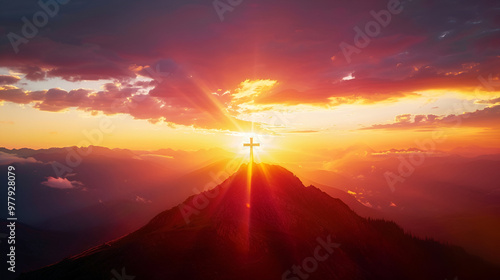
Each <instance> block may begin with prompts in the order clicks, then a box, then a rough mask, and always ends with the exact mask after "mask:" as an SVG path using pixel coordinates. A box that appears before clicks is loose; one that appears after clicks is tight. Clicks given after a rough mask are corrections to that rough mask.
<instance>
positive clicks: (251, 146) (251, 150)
mask: <svg viewBox="0 0 500 280" xmlns="http://www.w3.org/2000/svg"><path fill="white" fill-rule="evenodd" d="M258 146H260V144H259V143H254V142H253V138H252V137H250V143H244V144H243V147H250V163H253V147H258Z"/></svg>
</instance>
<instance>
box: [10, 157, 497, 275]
mask: <svg viewBox="0 0 500 280" xmlns="http://www.w3.org/2000/svg"><path fill="white" fill-rule="evenodd" d="M134 277H135V278H134ZM455 277H457V278H458V279H461V280H462V279H500V268H499V267H496V266H494V265H492V264H489V263H486V262H484V261H483V260H481V259H479V258H477V257H474V256H471V255H469V254H467V253H466V252H465V251H464V250H463V249H461V248H459V247H453V246H449V245H444V244H440V243H438V242H435V241H432V240H421V239H417V238H415V237H412V236H411V235H408V234H405V233H404V231H403V230H402V229H401V228H400V227H398V226H397V225H396V224H395V223H393V222H387V221H382V220H369V219H365V218H362V217H360V216H358V215H357V214H356V213H354V212H353V211H352V210H351V209H350V208H349V207H347V206H346V205H345V204H344V203H343V202H342V201H341V200H339V199H335V198H332V197H330V196H329V195H327V194H326V193H324V192H322V191H320V190H319V189H318V188H316V187H314V186H309V187H305V186H304V185H303V184H302V182H301V181H300V180H299V179H298V178H297V177H296V176H294V175H293V174H292V173H291V172H289V171H288V170H286V169H284V168H282V167H280V166H274V165H267V164H251V165H242V166H241V167H240V169H239V170H238V171H237V172H236V173H235V174H233V175H232V176H230V177H229V178H228V179H227V180H225V181H224V182H223V183H222V184H220V185H218V186H217V187H215V188H213V189H212V190H209V191H206V192H202V193H200V194H197V195H193V196H191V197H189V198H188V199H187V200H185V201H184V202H183V203H182V204H180V205H179V206H176V207H173V208H171V209H169V210H167V211H164V212H162V213H160V214H158V215H157V216H156V217H155V218H153V219H152V220H151V221H150V222H149V223H148V224H146V225H145V226H144V227H142V228H140V229H139V230H137V231H135V232H133V233H131V234H129V235H127V236H124V237H122V238H119V239H117V240H114V241H111V242H107V243H105V244H102V245H100V246H97V247H94V248H91V249H89V250H87V251H85V252H83V253H81V254H79V255H76V256H73V257H70V258H67V259H64V260H62V261H61V262H59V263H56V264H54V265H51V266H47V267H44V268H42V269H39V270H35V271H32V272H29V273H25V274H22V275H21V276H20V277H19V279H22V280H25V279H82V280H83V279H92V280H95V279H106V280H109V279H113V278H114V279H137V280H140V279H148V280H154V279H162V280H163V279H290V280H299V279H323V280H324V279H440V280H442V279H455Z"/></svg>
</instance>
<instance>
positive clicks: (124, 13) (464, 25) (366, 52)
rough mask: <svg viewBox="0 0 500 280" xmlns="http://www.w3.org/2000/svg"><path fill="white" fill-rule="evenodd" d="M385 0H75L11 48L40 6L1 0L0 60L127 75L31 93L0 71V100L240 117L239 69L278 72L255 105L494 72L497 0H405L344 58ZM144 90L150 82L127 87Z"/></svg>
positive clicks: (36, 70)
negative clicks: (233, 2)
mask: <svg viewBox="0 0 500 280" xmlns="http://www.w3.org/2000/svg"><path fill="white" fill-rule="evenodd" d="M396 2H398V1H396ZM387 4H388V1H387V0H384V1H382V0H379V1H368V0H364V1H361V2H359V1H320V0H318V1H313V2H303V1H284V0H279V1H263V0H255V1H244V2H243V3H242V4H240V5H238V6H237V7H235V8H234V9H233V10H232V11H231V12H226V13H224V15H223V18H224V21H222V22H221V21H220V18H219V15H218V14H217V13H216V11H215V10H214V8H213V5H212V2H211V1H201V0H194V1H189V2H186V1H180V0H174V1H159V0H152V1H147V2H139V1H117V0H108V1H97V2H93V1H90V2H89V1H87V2H85V3H83V2H79V1H70V2H68V4H65V5H59V11H58V13H57V14H56V15H55V16H54V17H50V19H49V22H48V24H47V25H46V26H43V27H40V28H37V29H38V32H37V34H36V36H34V38H29V40H27V42H26V43H22V44H20V45H19V52H18V53H17V54H15V53H14V50H13V48H12V45H11V43H10V41H9V39H8V38H9V37H8V35H9V34H12V33H15V34H17V35H19V36H23V32H22V31H23V29H22V28H23V22H22V21H21V18H22V17H23V16H25V17H27V18H28V19H29V20H31V19H32V15H33V14H34V13H35V12H36V11H39V10H40V9H41V7H40V6H39V5H37V4H36V3H35V2H23V1H9V2H8V3H4V6H3V10H4V11H5V12H3V13H4V14H5V15H8V16H2V17H0V67H7V68H9V69H11V70H12V71H14V72H15V73H20V74H22V75H24V78H23V79H26V80H27V81H41V80H45V79H50V78H52V77H59V78H62V79H66V80H68V81H80V80H104V79H108V80H109V79H111V80H115V81H116V84H118V83H120V84H121V86H115V87H114V88H113V86H112V85H108V86H107V88H105V89H103V91H100V92H89V91H88V90H84V89H74V90H71V91H69V92H68V91H62V90H60V89H57V88H52V89H46V90H43V91H32V92H28V91H26V90H24V89H22V86H14V84H16V83H17V80H16V78H15V77H13V76H5V75H4V76H0V85H4V86H3V87H1V88H0V100H4V101H10V102H16V103H22V104H26V103H31V102H35V103H34V104H35V106H36V108H38V109H41V110H49V111H58V110H63V109H66V108H69V107H77V108H79V109H82V110H96V111H102V112H105V113H110V112H111V111H112V110H114V109H112V108H111V107H112V106H111V104H118V105H119V106H118V109H117V110H116V111H118V112H120V113H128V114H131V115H132V116H134V117H135V118H141V119H149V120H151V121H153V122H154V121H158V120H165V121H166V122H169V123H173V124H182V125H193V126H195V127H205V128H221V129H235V128H236V127H239V126H246V125H248V124H247V123H245V122H242V121H240V120H238V119H236V118H234V117H233V116H232V114H230V113H228V112H231V110H232V109H234V108H233V107H231V105H233V106H234V105H235V104H234V96H233V95H223V94H222V93H224V92H226V91H228V90H229V91H232V92H235V91H236V90H237V89H238V88H239V87H240V85H241V83H242V82H243V81H246V80H250V81H259V80H265V79H270V80H274V81H277V83H276V84H275V85H274V86H273V87H271V88H269V89H268V90H266V91H265V92H262V93H261V94H260V95H259V96H257V97H255V99H254V100H253V104H255V105H259V104H260V105H269V104H285V105H295V104H316V105H321V106H333V105H338V104H342V103H352V102H356V101H361V102H366V103H372V102H380V101H386V100H393V99H398V98H404V97H406V96H413V95H416V94H418V92H419V91H423V90H431V89H447V90H450V89H460V90H462V91H463V90H473V89H474V88H476V87H477V86H478V84H480V82H479V81H478V76H479V75H485V76H487V75H490V74H492V75H493V76H494V77H498V74H499V73H498V70H497V69H498V65H499V63H500V48H499V47H500V41H499V39H498V38H500V36H498V35H499V32H500V29H498V25H499V23H500V22H499V19H498V15H496V14H495V11H497V10H498V9H500V3H499V2H498V1H493V0H482V1H466V0H462V1H451V0H450V1H430V0H426V1H401V3H400V6H399V7H400V9H401V10H402V11H401V13H399V14H393V15H392V16H391V19H390V21H389V22H388V23H387V24H386V26H385V27H384V26H381V25H380V32H378V34H377V35H376V36H373V38H369V41H368V44H365V45H366V46H363V47H359V46H357V48H358V49H359V50H360V51H359V52H356V53H353V54H352V55H350V56H349V59H346V57H345V55H344V53H343V51H342V49H341V48H340V44H341V43H346V44H349V45H352V46H355V47H356V34H357V33H356V31H355V28H356V27H359V28H360V30H365V31H364V32H365V33H366V29H365V26H366V25H367V24H368V23H370V22H373V21H376V19H375V18H374V16H373V15H372V14H370V12H371V11H374V12H375V13H378V12H379V11H381V10H384V9H387ZM396 4H397V3H396ZM110 11H112V12H110ZM359 36H360V35H358V37H359ZM358 45H359V44H358ZM349 61H350V62H349ZM137 77H147V78H151V79H153V81H151V82H149V81H147V82H137V83H136V82H135V81H134V80H133V79H134V78H137ZM345 77H349V79H344V78H345ZM139 90H144V91H145V92H147V93H148V95H146V96H139V95H135V94H136V93H137V92H138V91H139ZM212 93H221V94H217V95H214V94H212ZM139 98H141V100H140V102H139V100H138V99H139ZM236 105H237V104H236Z"/></svg>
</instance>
